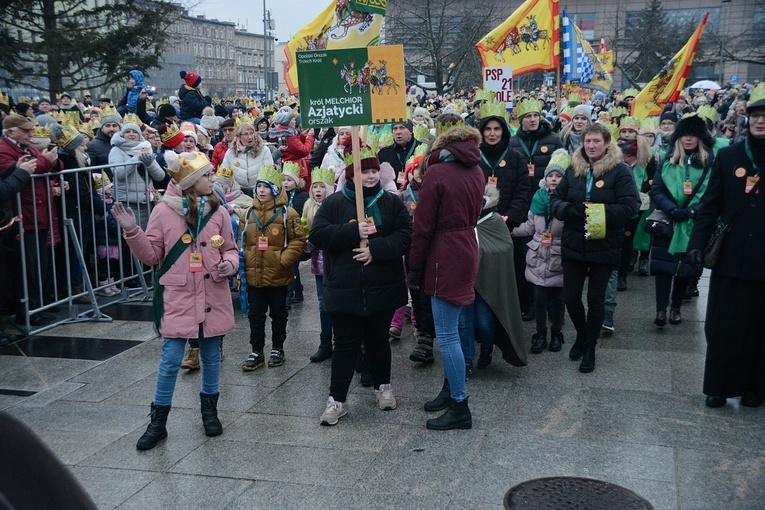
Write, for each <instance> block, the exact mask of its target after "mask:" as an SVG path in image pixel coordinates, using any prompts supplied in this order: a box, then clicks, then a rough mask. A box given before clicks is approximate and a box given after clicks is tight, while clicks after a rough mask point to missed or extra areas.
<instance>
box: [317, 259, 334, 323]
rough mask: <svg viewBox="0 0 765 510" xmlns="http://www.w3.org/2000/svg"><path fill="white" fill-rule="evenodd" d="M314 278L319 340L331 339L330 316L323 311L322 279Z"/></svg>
mask: <svg viewBox="0 0 765 510" xmlns="http://www.w3.org/2000/svg"><path fill="white" fill-rule="evenodd" d="M315 276H316V296H317V297H318V298H319V321H320V322H321V333H320V335H321V338H332V316H331V315H330V314H328V313H327V312H325V311H324V277H323V276H322V275H320V274H317V275H315Z"/></svg>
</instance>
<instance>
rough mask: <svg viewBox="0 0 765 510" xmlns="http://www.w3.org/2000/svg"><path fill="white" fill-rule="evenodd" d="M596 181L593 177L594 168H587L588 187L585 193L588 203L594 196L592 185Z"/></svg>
mask: <svg viewBox="0 0 765 510" xmlns="http://www.w3.org/2000/svg"><path fill="white" fill-rule="evenodd" d="M594 181H595V178H594V177H593V176H592V167H588V168H587V187H586V188H585V192H584V200H585V201H586V202H589V201H590V196H591V195H592V184H593V182H594Z"/></svg>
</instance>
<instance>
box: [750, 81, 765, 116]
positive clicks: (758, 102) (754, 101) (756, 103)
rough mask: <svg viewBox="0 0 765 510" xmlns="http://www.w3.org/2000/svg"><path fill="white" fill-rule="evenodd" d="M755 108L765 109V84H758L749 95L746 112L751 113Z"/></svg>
mask: <svg viewBox="0 0 765 510" xmlns="http://www.w3.org/2000/svg"><path fill="white" fill-rule="evenodd" d="M755 108H765V82H760V83H758V84H757V86H756V87H754V89H752V92H751V93H750V94H749V102H748V103H746V111H747V112H749V111H751V110H753V109H755Z"/></svg>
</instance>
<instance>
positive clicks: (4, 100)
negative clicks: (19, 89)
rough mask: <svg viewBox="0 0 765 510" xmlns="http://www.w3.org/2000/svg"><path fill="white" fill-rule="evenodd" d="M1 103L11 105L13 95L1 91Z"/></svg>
mask: <svg viewBox="0 0 765 510" xmlns="http://www.w3.org/2000/svg"><path fill="white" fill-rule="evenodd" d="M0 105H3V106H10V105H11V96H9V95H8V94H6V93H5V92H0Z"/></svg>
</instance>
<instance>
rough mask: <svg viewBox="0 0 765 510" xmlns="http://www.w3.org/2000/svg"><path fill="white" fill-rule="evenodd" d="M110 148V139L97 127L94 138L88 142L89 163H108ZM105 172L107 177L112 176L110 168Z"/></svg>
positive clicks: (98, 164) (97, 164)
mask: <svg viewBox="0 0 765 510" xmlns="http://www.w3.org/2000/svg"><path fill="white" fill-rule="evenodd" d="M111 150H112V142H111V139H110V138H108V137H107V136H106V135H105V134H104V133H103V132H102V131H101V128H99V129H98V133H96V136H95V138H93V140H91V141H90V142H88V156H90V164H91V165H93V166H101V165H108V164H109V152H111ZM107 173H108V174H109V177H112V176H113V175H112V170H111V169H108V170H107Z"/></svg>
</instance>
